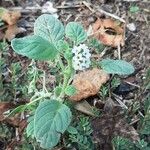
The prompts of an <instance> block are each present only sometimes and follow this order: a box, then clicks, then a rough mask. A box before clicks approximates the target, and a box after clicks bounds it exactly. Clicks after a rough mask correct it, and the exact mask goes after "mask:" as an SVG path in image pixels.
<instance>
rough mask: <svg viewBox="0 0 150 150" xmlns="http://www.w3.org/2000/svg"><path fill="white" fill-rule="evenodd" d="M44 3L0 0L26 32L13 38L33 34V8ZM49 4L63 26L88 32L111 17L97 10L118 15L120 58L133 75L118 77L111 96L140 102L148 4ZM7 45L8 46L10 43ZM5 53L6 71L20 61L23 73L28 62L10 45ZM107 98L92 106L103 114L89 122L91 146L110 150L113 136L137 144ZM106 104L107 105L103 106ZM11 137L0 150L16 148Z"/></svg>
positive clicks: (96, 0)
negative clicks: (121, 33) (14, 12)
mask: <svg viewBox="0 0 150 150" xmlns="http://www.w3.org/2000/svg"><path fill="white" fill-rule="evenodd" d="M45 2H46V0H36V1H34V0H30V1H29V0H13V1H11V0H8V1H6V0H2V1H0V6H2V7H5V8H7V9H10V10H18V9H19V10H20V11H21V14H22V17H21V19H20V20H19V21H18V26H19V27H23V28H25V29H26V32H25V33H23V34H18V35H17V37H24V36H25V35H29V34H31V33H32V32H33V24H34V21H35V19H36V18H37V17H38V16H40V15H41V11H40V9H39V8H37V5H39V6H42V5H43V4H44V3H45ZM52 2H53V4H54V8H58V13H57V14H58V16H59V19H61V21H62V22H63V23H64V24H65V25H66V24H67V23H68V22H70V21H78V22H81V23H82V24H83V25H84V27H85V28H86V29H88V27H89V25H92V23H94V22H95V20H96V19H97V18H111V16H109V15H107V14H103V13H100V12H99V10H101V9H102V10H104V11H106V12H109V13H110V14H115V16H119V17H121V18H122V19H124V20H125V22H126V28H125V45H124V46H123V47H121V49H120V51H121V58H122V59H124V60H126V61H127V62H130V63H132V64H133V65H134V67H135V73H134V74H132V75H130V76H129V77H126V78H122V77H121V81H122V82H121V83H122V84H121V85H120V86H121V87H120V89H116V91H115V92H114V93H115V94H116V95H118V96H119V97H123V100H126V101H127V103H130V102H131V103H132V102H136V101H138V102H139V103H143V101H144V99H145V97H146V96H147V93H148V92H149V91H147V90H145V87H144V79H145V76H146V72H147V70H148V68H149V67H150V42H149V40H150V2H149V1H148V0H143V1H140V0H139V1H138V0H137V1H135V2H134V1H132V0H87V1H86V2H87V3H91V6H90V7H88V6H87V5H86V4H85V3H82V2H83V1H75V0H66V1H63V0H52ZM132 6H138V7H139V11H137V12H134V13H133V12H131V11H130V8H131V7H132ZM27 7H28V8H31V7H32V9H25V8H27ZM90 8H92V9H93V10H94V11H95V12H92V11H91V10H90ZM113 19H114V18H113ZM131 23H133V24H134V26H135V30H134V31H132V29H130V28H129V27H127V25H129V24H131ZM0 30H1V28H0ZM8 43H9V44H10V42H8ZM116 52H117V48H112V47H109V49H108V51H107V52H106V53H105V55H104V58H107V57H110V58H113V59H116V58H117V56H116ZM7 54H8V56H7V64H6V65H7V66H8V68H9V66H10V64H11V63H13V62H18V61H20V62H21V65H22V67H23V68H24V72H25V71H26V68H27V67H28V65H29V64H30V62H31V61H30V60H28V59H26V58H22V57H20V56H18V55H17V54H15V53H14V52H13V51H12V49H11V47H10V46H9V47H8V52H7ZM45 67H46V64H45V63H40V64H39V68H45ZM6 82H9V81H6ZM125 82H129V83H131V84H128V85H127V86H126V85H125ZM17 96H18V99H22V101H23V102H24V101H27V100H26V99H25V98H21V95H19V94H18V95H17ZM111 98H112V99H111V100H110V99H107V101H106V102H104V103H103V104H100V105H98V104H97V105H96V106H97V108H100V109H101V110H102V112H103V114H102V116H101V117H100V118H95V119H93V120H92V121H91V124H92V126H93V128H94V132H93V139H94V140H95V141H96V142H95V143H98V144H97V149H100V150H111V149H112V145H111V140H112V138H113V137H114V136H115V135H121V136H124V137H127V138H130V139H131V140H132V141H137V140H138V138H139V137H138V134H137V132H136V128H137V127H136V123H135V124H133V126H132V125H128V124H127V123H126V121H125V118H124V117H122V109H121V110H120V107H119V108H118V106H117V105H116V104H114V103H113V102H112V103H113V104H112V105H111V106H110V102H111V101H114V97H113V96H112V97H111ZM10 99H12V98H10ZM91 99H99V97H98V96H96V97H91V98H89V100H88V101H90V103H92V102H91ZM16 100H17V98H16V99H15V100H13V101H14V102H15V103H16ZM92 101H93V100H92ZM98 102H99V101H98ZM98 102H97V103H98ZM108 102H109V106H107V103H108ZM92 105H94V104H92ZM101 107H102V108H101ZM107 107H108V108H107ZM111 109H112V110H111ZM108 110H109V111H108ZM11 126H13V124H11ZM15 128H16V126H15ZM20 128H21V127H20ZM14 136H15V133H14V134H13V135H12V137H10V138H9V141H7V140H6V139H0V147H1V148H0V149H3V148H2V147H5V148H6V147H7V149H8V148H10V149H13V148H14V147H13V146H14V145H15V146H16V145H17V143H15V142H14V143H13V140H14ZM8 144H9V145H8ZM13 144H14V145H13ZM1 145H2V146H1ZM12 145H13V146H12ZM11 146H12V147H13V148H12V147H11Z"/></svg>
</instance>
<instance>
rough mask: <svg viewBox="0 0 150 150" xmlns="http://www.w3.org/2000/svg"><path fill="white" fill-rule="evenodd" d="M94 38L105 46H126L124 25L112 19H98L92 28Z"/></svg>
mask: <svg viewBox="0 0 150 150" xmlns="http://www.w3.org/2000/svg"><path fill="white" fill-rule="evenodd" d="M92 29H93V36H94V37H96V38H97V39H98V40H99V41H100V42H102V43H103V44H104V45H108V46H112V47H118V45H119V46H124V44H125V41H124V40H125V39H124V24H121V23H120V22H117V21H114V20H112V19H99V18H98V19H97V20H96V22H95V23H94V24H93V26H92Z"/></svg>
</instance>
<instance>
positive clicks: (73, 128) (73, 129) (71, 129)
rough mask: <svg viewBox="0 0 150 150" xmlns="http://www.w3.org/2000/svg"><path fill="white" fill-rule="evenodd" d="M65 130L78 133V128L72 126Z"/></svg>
mask: <svg viewBox="0 0 150 150" xmlns="http://www.w3.org/2000/svg"><path fill="white" fill-rule="evenodd" d="M67 131H68V132H69V133H70V134H77V133H78V130H77V129H76V128H75V127H73V126H69V127H68V129H67Z"/></svg>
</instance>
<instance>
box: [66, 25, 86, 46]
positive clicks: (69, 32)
mask: <svg viewBox="0 0 150 150" xmlns="http://www.w3.org/2000/svg"><path fill="white" fill-rule="evenodd" d="M65 33H66V37H68V38H70V39H71V40H72V41H74V42H75V44H77V45H78V44H80V43H82V42H84V41H85V40H86V39H87V33H86V32H85V31H84V28H83V27H82V25H81V24H79V23H76V22H69V23H68V24H67V26H66V29H65Z"/></svg>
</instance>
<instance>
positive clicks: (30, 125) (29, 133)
mask: <svg viewBox="0 0 150 150" xmlns="http://www.w3.org/2000/svg"><path fill="white" fill-rule="evenodd" d="M26 133H27V137H29V136H31V137H32V138H34V116H31V117H30V118H29V119H28V125H27V128H26Z"/></svg>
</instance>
